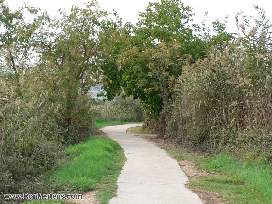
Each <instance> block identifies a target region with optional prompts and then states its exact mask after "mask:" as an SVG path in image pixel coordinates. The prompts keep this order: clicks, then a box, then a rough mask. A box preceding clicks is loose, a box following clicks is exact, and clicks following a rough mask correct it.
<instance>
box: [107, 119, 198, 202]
mask: <svg viewBox="0 0 272 204" xmlns="http://www.w3.org/2000/svg"><path fill="white" fill-rule="evenodd" d="M138 125H139V124H129V125H119V126H109V127H105V128H103V129H102V130H103V131H104V132H105V133H106V134H107V135H108V136H109V137H111V138H112V139H114V140H116V141H117V142H118V143H119V144H120V145H121V146H122V147H123V149H124V150H125V155H126V158H127V161H126V163H125V165H124V167H123V170H122V172H121V175H120V177H119V179H118V191H117V197H114V198H112V199H111V200H110V204H200V203H201V201H200V199H199V197H198V196H197V195H196V194H195V193H193V192H191V191H190V190H189V189H187V188H185V184H186V182H187V180H188V178H187V177H186V175H185V174H184V173H183V172H182V170H181V169H180V167H179V165H178V163H177V162H176V160H174V159H172V158H171V157H170V156H168V154H167V153H166V152H165V151H164V150H162V149H161V148H159V147H158V146H156V145H155V144H152V143H151V142H149V141H146V140H145V139H142V138H140V137H137V136H134V135H132V134H126V130H127V129H128V128H130V127H134V126H138Z"/></svg>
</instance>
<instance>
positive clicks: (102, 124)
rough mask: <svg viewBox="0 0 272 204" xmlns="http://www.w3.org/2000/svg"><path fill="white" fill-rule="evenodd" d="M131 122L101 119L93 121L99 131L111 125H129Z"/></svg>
mask: <svg viewBox="0 0 272 204" xmlns="http://www.w3.org/2000/svg"><path fill="white" fill-rule="evenodd" d="M129 123H132V122H128V121H122V120H103V119H97V120H96V121H95V126H96V127H97V128H98V129H99V128H102V127H105V126H112V125H123V124H129Z"/></svg>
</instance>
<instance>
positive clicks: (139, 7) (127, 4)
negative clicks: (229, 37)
mask: <svg viewBox="0 0 272 204" xmlns="http://www.w3.org/2000/svg"><path fill="white" fill-rule="evenodd" d="M87 1H88V0H27V1H24V0H6V2H7V3H8V4H9V5H10V6H11V7H12V8H17V7H19V6H20V5H22V4H23V2H29V4H30V5H33V6H35V7H40V8H42V9H46V10H47V11H48V12H49V13H50V14H54V13H56V11H57V10H58V9H59V8H64V9H68V8H70V7H71V6H72V5H82V4H84V2H87ZM150 1H156V0H99V3H100V5H101V7H102V8H104V9H106V10H110V11H111V10H112V9H114V10H116V11H117V12H118V13H119V14H120V16H121V17H122V18H123V20H124V21H129V22H133V23H135V22H136V21H137V18H138V12H139V11H143V10H144V8H145V7H146V6H147V4H148V2H150ZM183 2H184V3H185V4H186V5H189V6H191V7H192V8H193V9H194V12H195V13H196V16H195V18H196V21H197V22H201V21H202V19H203V16H204V13H205V11H208V13H209V15H208V20H209V21H214V20H216V19H218V18H219V19H224V17H225V16H226V15H229V16H230V21H231V22H234V16H235V14H236V13H237V12H239V11H241V10H243V11H245V13H246V14H253V5H254V4H255V5H256V4H257V5H259V6H261V7H262V8H264V9H265V10H266V13H267V16H268V17H269V18H270V19H271V20H272V0H183ZM232 26H233V24H232V25H230V27H232Z"/></svg>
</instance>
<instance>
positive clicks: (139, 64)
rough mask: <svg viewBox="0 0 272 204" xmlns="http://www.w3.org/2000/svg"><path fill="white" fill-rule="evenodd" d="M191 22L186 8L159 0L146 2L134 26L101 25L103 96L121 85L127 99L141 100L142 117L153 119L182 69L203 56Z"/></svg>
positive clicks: (174, 0)
mask: <svg viewBox="0 0 272 204" xmlns="http://www.w3.org/2000/svg"><path fill="white" fill-rule="evenodd" d="M191 20H192V13H191V9H190V8H189V7H186V6H184V5H183V4H182V3H181V2H180V1H178V0H165V1H161V2H159V3H150V4H149V6H148V7H147V9H146V11H145V12H143V13H141V14H140V19H139V22H138V23H137V25H136V26H132V25H126V26H124V27H122V25H121V24H113V25H112V26H108V27H106V28H105V30H106V31H105V32H103V33H102V35H101V46H102V47H104V48H106V49H104V51H105V53H106V54H105V56H104V57H105V59H106V60H105V61H106V62H110V64H107V63H102V64H101V68H102V70H103V71H104V72H103V74H104V86H105V89H106V90H107V93H108V96H112V94H113V93H115V94H116V93H120V90H121V89H120V88H119V89H118V86H119V87H120V86H121V87H122V90H123V91H124V93H125V94H126V95H127V96H130V95H132V96H133V97H134V98H137V99H140V100H141V103H142V105H143V107H144V111H145V112H146V115H149V116H150V117H151V118H155V119H158V118H159V117H160V114H161V112H162V110H163V107H164V106H167V103H168V101H169V100H170V99H171V97H172V94H173V87H174V84H175V81H176V79H177V77H178V76H179V75H180V74H181V72H182V67H183V65H184V64H186V63H187V62H188V61H189V62H193V61H195V60H197V59H198V58H201V57H204V56H205V53H206V44H205V42H204V41H202V40H201V39H200V38H199V37H198V36H197V35H196V34H194V33H193V29H192V28H190V21H191ZM110 31H111V32H110ZM109 39H110V40H109ZM108 45H110V46H111V48H112V49H108Z"/></svg>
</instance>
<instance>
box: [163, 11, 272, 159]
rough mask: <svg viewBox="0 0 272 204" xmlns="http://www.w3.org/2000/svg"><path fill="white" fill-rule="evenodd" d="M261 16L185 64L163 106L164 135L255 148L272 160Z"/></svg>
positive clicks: (267, 53) (267, 55)
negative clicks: (200, 57) (166, 106)
mask: <svg viewBox="0 0 272 204" xmlns="http://www.w3.org/2000/svg"><path fill="white" fill-rule="evenodd" d="M260 19H261V20H256V21H255V22H257V23H256V25H255V26H254V27H253V28H252V29H250V27H249V28H247V29H248V31H245V32H246V33H245V34H243V35H241V36H240V37H239V38H238V39H236V40H233V41H232V42H229V43H228V44H227V46H226V47H225V48H224V49H223V50H222V47H221V46H219V47H213V48H212V49H211V51H210V52H209V55H208V56H207V58H206V59H203V60H199V61H198V62H196V63H195V64H193V65H189V66H185V67H184V69H183V73H182V75H181V76H180V78H179V81H178V83H177V85H176V94H175V99H174V100H173V104H172V106H171V107H170V108H169V109H167V110H166V111H169V112H168V114H169V117H168V119H169V120H168V121H169V122H168V125H167V132H168V133H167V134H168V136H170V137H172V138H176V139H177V141H178V142H181V143H184V144H187V145H190V146H193V147H196V148H201V147H202V149H205V150H207V149H209V150H214V149H226V148H227V149H229V150H233V151H241V149H243V151H251V150H252V148H254V149H255V150H256V153H260V152H261V153H262V154H265V155H266V156H267V157H268V158H269V159H270V158H271V150H270V149H269V146H271V133H270V132H271V90H272V89H271V88H272V87H271V77H272V76H271V71H269V70H271V66H270V65H271V60H272V58H271V44H270V42H271V34H270V31H269V29H270V27H269V26H270V25H269V24H268V23H267V22H266V21H265V17H264V16H263V15H261V17H260ZM244 26H245V25H244V24H243V25H242V26H241V27H244ZM244 29H246V28H245V27H244Z"/></svg>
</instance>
